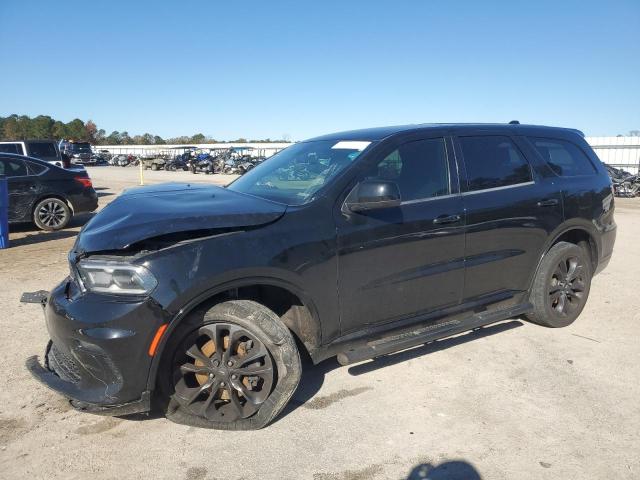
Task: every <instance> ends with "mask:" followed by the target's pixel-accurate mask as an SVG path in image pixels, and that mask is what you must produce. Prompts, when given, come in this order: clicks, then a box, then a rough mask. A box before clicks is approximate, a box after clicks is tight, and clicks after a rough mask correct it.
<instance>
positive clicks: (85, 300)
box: [26, 279, 167, 415]
mask: <svg viewBox="0 0 640 480" xmlns="http://www.w3.org/2000/svg"><path fill="white" fill-rule="evenodd" d="M43 307H44V313H45V319H46V323H47V329H48V331H49V335H50V337H51V340H50V341H49V344H48V345H47V348H46V352H45V357H44V362H43V363H40V361H39V360H38V357H36V356H33V357H30V358H28V359H27V361H26V367H27V369H28V370H29V371H30V372H31V373H32V374H33V376H34V377H35V378H36V379H37V380H39V381H40V382H42V383H43V384H45V385H46V386H48V387H49V388H51V389H52V390H55V391H56V392H59V393H61V394H62V395H64V396H65V397H67V398H69V399H71V404H72V405H73V406H74V407H75V408H77V409H79V410H83V411H87V412H91V413H97V414H103V415H126V414H131V413H138V412H145V411H148V410H149V408H150V397H151V394H150V391H149V390H148V389H147V379H148V375H149V368H150V366H151V360H152V357H150V356H149V354H148V353H147V351H148V346H149V344H150V342H151V341H152V338H153V335H154V333H155V331H156V330H157V328H158V327H159V326H160V325H162V324H163V323H166V321H167V319H166V315H167V314H166V312H164V311H163V310H162V309H161V308H160V306H159V305H157V304H156V303H155V302H154V301H153V300H151V299H150V298H138V299H126V300H125V299H122V298H118V297H114V296H109V295H98V294H92V293H82V292H80V290H79V289H78V288H77V286H76V285H75V283H74V282H73V281H72V280H71V279H67V280H65V281H64V282H62V283H61V284H60V285H58V286H57V287H56V288H55V289H54V290H53V291H52V292H51V294H50V295H49V297H48V299H47V301H46V302H45V303H44V304H43Z"/></svg>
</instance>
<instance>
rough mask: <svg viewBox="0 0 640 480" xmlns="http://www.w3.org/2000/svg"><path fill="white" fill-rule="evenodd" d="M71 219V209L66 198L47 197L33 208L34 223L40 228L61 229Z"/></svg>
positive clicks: (48, 229)
mask: <svg viewBox="0 0 640 480" xmlns="http://www.w3.org/2000/svg"><path fill="white" fill-rule="evenodd" d="M70 220H71V209H70V208H69V205H67V204H66V202H65V201H64V200H60V199H59V198H45V199H44V200H41V201H39V202H38V204H37V205H36V206H35V208H34V209H33V223H35V224H36V226H37V227H38V228H39V229H40V230H47V231H53V230H61V229H63V228H64V227H66V226H67V225H68V224H69V221H70Z"/></svg>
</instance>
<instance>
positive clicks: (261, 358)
mask: <svg viewBox="0 0 640 480" xmlns="http://www.w3.org/2000/svg"><path fill="white" fill-rule="evenodd" d="M183 345H184V347H185V348H184V350H183V352H184V353H183V354H181V355H179V357H181V358H176V362H175V364H174V389H175V396H174V398H175V399H176V400H177V401H178V403H180V405H181V406H182V407H184V408H185V409H187V410H189V411H190V412H191V413H192V414H194V415H198V416H201V417H204V418H206V419H207V420H215V421H219V422H232V421H235V420H237V419H240V418H247V417H250V416H251V415H253V414H254V413H256V412H257V411H258V409H259V408H260V406H261V405H262V404H263V403H264V401H265V400H266V399H267V397H268V396H269V394H270V393H271V388H272V386H273V384H274V376H275V368H274V366H273V362H272V359H271V355H270V353H269V351H268V350H267V348H266V347H265V345H264V344H263V343H262V342H261V341H260V340H259V339H258V338H256V336H255V335H253V334H252V333H251V332H249V331H248V330H246V329H244V328H242V327H240V326H238V325H234V324H230V323H224V324H223V323H213V324H208V325H205V326H203V327H201V328H200V329H198V330H197V331H196V332H194V334H192V335H191V336H189V337H188V338H187V341H186V342H185V343H184V344H183Z"/></svg>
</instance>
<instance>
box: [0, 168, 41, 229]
mask: <svg viewBox="0 0 640 480" xmlns="http://www.w3.org/2000/svg"><path fill="white" fill-rule="evenodd" d="M0 175H6V176H7V183H8V186H9V220H10V221H27V220H29V219H30V218H31V206H32V205H33V202H34V200H35V197H36V194H37V185H36V181H35V178H34V177H33V176H32V175H29V171H28V169H27V164H26V162H25V161H24V160H22V159H19V158H8V157H4V158H0Z"/></svg>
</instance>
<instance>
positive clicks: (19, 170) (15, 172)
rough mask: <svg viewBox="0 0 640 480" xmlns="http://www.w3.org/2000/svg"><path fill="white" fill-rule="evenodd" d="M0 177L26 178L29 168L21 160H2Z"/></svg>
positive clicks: (0, 162) (0, 161)
mask: <svg viewBox="0 0 640 480" xmlns="http://www.w3.org/2000/svg"><path fill="white" fill-rule="evenodd" d="M0 175H6V176H7V177H24V176H25V175H27V166H26V165H25V163H24V161H22V160H19V159H13V158H0Z"/></svg>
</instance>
